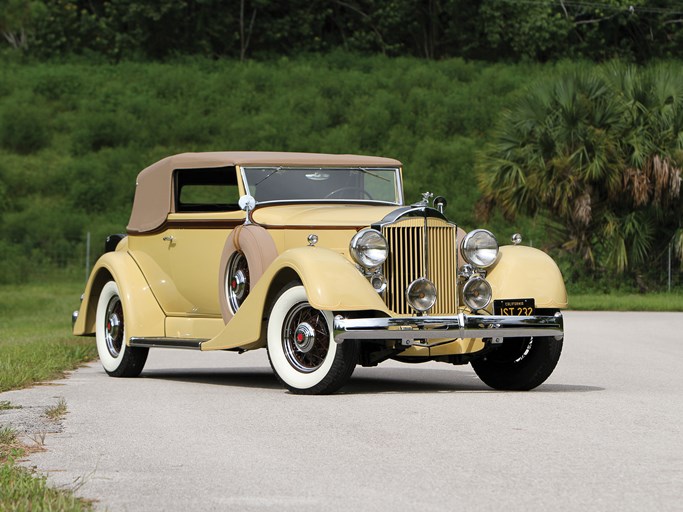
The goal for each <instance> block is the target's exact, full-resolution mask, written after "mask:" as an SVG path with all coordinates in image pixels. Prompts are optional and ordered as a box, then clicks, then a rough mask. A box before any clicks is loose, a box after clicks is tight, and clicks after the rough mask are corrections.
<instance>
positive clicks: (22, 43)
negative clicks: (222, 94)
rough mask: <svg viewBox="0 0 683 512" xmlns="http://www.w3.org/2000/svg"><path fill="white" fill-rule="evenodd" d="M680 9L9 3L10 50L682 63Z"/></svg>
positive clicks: (446, 3) (413, 3)
mask: <svg viewBox="0 0 683 512" xmlns="http://www.w3.org/2000/svg"><path fill="white" fill-rule="evenodd" d="M682 24H683V6H681V4H680V2H679V1H677V0H599V1H575V0H482V1H477V2H471V1H468V0H382V1H375V0H332V1H329V0H289V1H287V2H278V1H273V0H239V1H237V0H234V1H231V2H225V1H221V0H153V1H145V2H142V1H139V0H45V1H43V0H0V31H2V34H3V35H4V39H5V44H6V45H8V46H12V47H14V48H18V49H22V50H23V51H27V52H29V53H31V54H33V55H39V56H54V55H58V56H59V55H63V54H64V53H91V54H92V53H94V54H99V55H103V56H106V57H107V58H109V59H120V58H127V59H128V58H131V57H134V58H137V57H141V58H154V59H156V58H159V57H167V56H169V55H188V54H202V55H211V56H222V57H231V58H240V59H244V58H247V57H254V56H256V57H263V56H269V57H272V56H275V55H298V54H300V53H302V52H329V51H331V50H334V49H344V50H350V51H354V52H366V53H382V54H385V55H389V56H400V55H402V56H408V55H410V56H418V57H424V58H430V59H431V58H447V57H464V58H473V59H484V60H500V59H513V60H518V59H532V60H547V59H558V58H567V57H570V58H571V57H584V58H590V59H598V60H602V59H605V58H610V57H620V58H626V59H635V60H638V61H646V60H648V59H651V58H654V57H668V56H672V55H673V56H676V55H680V51H681V48H682V45H683V31H681V30H680V28H681V25H682Z"/></svg>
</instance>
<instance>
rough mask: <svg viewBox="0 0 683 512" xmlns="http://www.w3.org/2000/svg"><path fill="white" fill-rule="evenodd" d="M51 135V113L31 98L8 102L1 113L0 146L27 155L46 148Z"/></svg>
mask: <svg viewBox="0 0 683 512" xmlns="http://www.w3.org/2000/svg"><path fill="white" fill-rule="evenodd" d="M8 102H9V104H7V103H8ZM50 135H51V134H50V112H48V110H47V109H46V108H45V107H43V106H39V105H36V104H34V103H32V102H31V98H29V99H26V100H20V101H16V102H15V101H12V100H11V99H10V100H6V102H5V106H4V108H3V109H2V112H0V146H2V147H3V148H5V149H8V150H10V151H14V152H16V153H20V154H23V155H27V154H30V153H34V152H36V151H39V150H41V149H43V148H44V147H46V146H47V145H48V144H49V143H50Z"/></svg>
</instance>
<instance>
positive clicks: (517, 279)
mask: <svg viewBox="0 0 683 512" xmlns="http://www.w3.org/2000/svg"><path fill="white" fill-rule="evenodd" d="M486 279H487V280H488V282H489V283H490V284H491V288H492V289H493V298H494V299H525V298H534V299H535V300H536V307H539V308H552V309H563V308H566V307H567V290H566V288H565V286H564V280H563V279H562V273H561V272H560V269H559V268H558V267H557V265H556V264H555V262H554V261H553V259H552V258H551V257H550V256H548V255H547V254H546V253H544V252H543V251H539V250H538V249H534V248H533V247H527V246H523V245H505V246H503V247H501V248H500V256H499V258H498V262H497V263H496V264H495V266H494V267H493V268H492V269H491V270H490V271H489V272H488V274H487V276H486Z"/></svg>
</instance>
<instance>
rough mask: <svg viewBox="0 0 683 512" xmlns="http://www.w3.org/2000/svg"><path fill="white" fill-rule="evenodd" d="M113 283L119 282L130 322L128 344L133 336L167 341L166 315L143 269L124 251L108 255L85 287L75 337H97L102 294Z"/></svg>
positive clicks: (125, 313) (100, 261)
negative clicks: (98, 303)
mask: <svg viewBox="0 0 683 512" xmlns="http://www.w3.org/2000/svg"><path fill="white" fill-rule="evenodd" d="M112 280H114V281H116V285H117V286H118V288H119V293H120V294H121V302H122V304H123V314H124V317H125V319H126V343H127V342H128V340H129V339H130V338H131V337H133V336H135V337H146V336H149V337H163V336H164V335H165V328H164V323H165V319H166V315H165V314H164V312H163V311H162V309H161V307H160V306H159V303H158V302H157V300H156V298H155V297H154V295H153V294H152V290H151V289H150V287H149V285H148V284H147V281H146V280H145V277H144V276H143V275H142V272H141V271H140V268H139V267H138V266H137V264H136V263H135V261H134V260H133V258H132V257H131V256H130V255H129V254H128V253H127V252H126V251H121V250H119V251H114V252H108V253H105V254H103V255H102V257H100V259H99V260H97V263H95V267H94V268H93V271H92V273H91V274H90V279H89V280H88V284H87V285H86V287H85V293H84V294H83V302H82V303H81V307H80V309H79V312H78V319H77V320H76V323H75V324H74V328H73V333H74V334H75V335H76V336H88V335H93V334H95V317H96V315H97V302H98V300H99V297H100V292H101V291H102V288H103V287H104V285H105V284H107V282H109V281H112Z"/></svg>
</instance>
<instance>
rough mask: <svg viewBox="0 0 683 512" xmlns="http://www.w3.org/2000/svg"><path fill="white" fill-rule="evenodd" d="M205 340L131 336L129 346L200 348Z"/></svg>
mask: <svg viewBox="0 0 683 512" xmlns="http://www.w3.org/2000/svg"><path fill="white" fill-rule="evenodd" d="M205 341H207V340H206V339H205V338H202V339H197V338H187V339H183V338H131V339H130V346H131V347H145V348H189V349H192V350H201V346H202V343H204V342H205Z"/></svg>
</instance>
